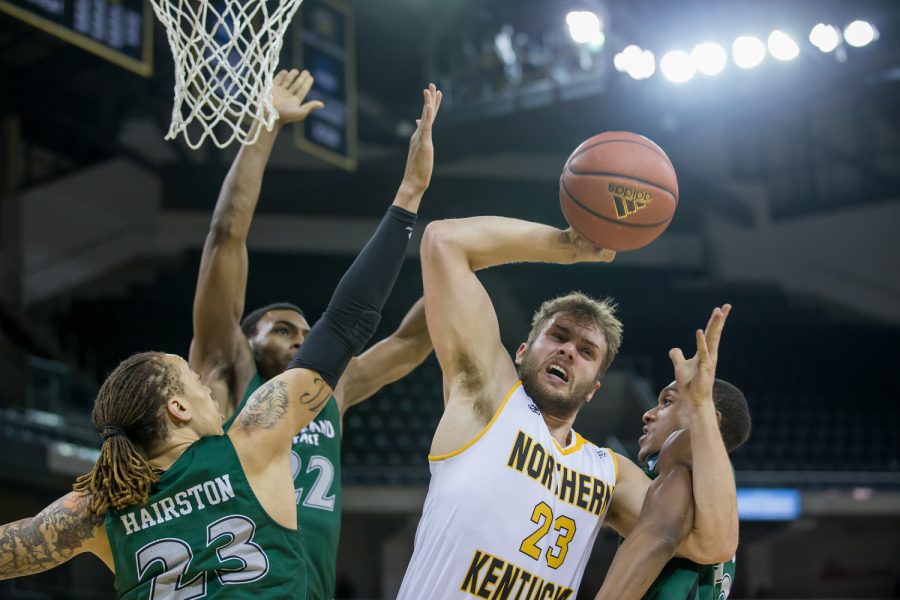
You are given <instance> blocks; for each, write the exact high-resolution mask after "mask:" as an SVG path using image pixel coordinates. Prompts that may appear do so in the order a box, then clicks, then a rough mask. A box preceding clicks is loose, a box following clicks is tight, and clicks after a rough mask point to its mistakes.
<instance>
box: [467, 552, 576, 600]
mask: <svg viewBox="0 0 900 600" xmlns="http://www.w3.org/2000/svg"><path fill="white" fill-rule="evenodd" d="M459 589H460V590H461V591H463V592H465V593H467V594H469V595H471V596H477V597H478V598H489V599H490V600H571V598H572V597H573V594H574V593H575V590H573V589H572V588H567V587H565V586H563V585H559V584H556V583H553V582H551V581H546V580H544V579H541V578H540V577H538V576H537V575H534V574H532V573H529V572H528V571H526V570H525V569H523V568H522V567H519V566H517V565H514V564H513V563H511V562H507V561H505V560H503V559H502V558H498V557H496V556H493V555H492V554H488V553H487V552H483V551H482V550H476V551H475V555H474V556H472V562H470V563H469V568H468V570H467V571H466V576H465V578H463V582H462V585H461V586H459ZM513 592H515V595H513Z"/></svg>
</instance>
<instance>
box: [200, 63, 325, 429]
mask: <svg viewBox="0 0 900 600" xmlns="http://www.w3.org/2000/svg"><path fill="white" fill-rule="evenodd" d="M312 84H313V78H312V76H310V74H309V73H308V72H306V71H303V72H302V73H300V72H298V71H297V70H296V69H295V70H292V71H290V72H288V71H281V72H279V73H278V74H277V75H276V76H275V80H274V82H273V85H272V96H273V102H274V105H275V108H276V109H277V110H278V113H279V118H278V121H277V122H276V124H275V128H274V129H273V130H272V131H262V132H260V135H259V139H258V141H257V142H256V143H255V144H252V145H249V146H241V149H240V151H239V152H238V155H237V157H236V158H235V159H234V162H233V163H232V165H231V169H230V170H229V171H228V175H227V176H226V177H225V181H224V182H223V183H222V189H221V192H220V193H219V199H218V201H217V202H216V208H215V211H214V212H213V217H212V221H211V222H210V227H209V233H208V234H207V237H206V242H205V244H204V246H203V255H202V257H201V259H200V273H199V275H198V277H197V289H196V292H195V294H194V311H193V321H194V338H193V340H192V342H191V349H190V356H189V361H188V362H189V363H190V366H191V368H192V369H193V370H194V371H196V372H197V373H198V374H199V375H200V377H201V379H202V380H203V381H204V383H206V384H207V385H208V386H209V387H210V389H211V390H212V393H213V399H214V400H215V401H216V402H217V404H218V405H219V410H220V411H222V413H223V414H225V415H231V413H232V411H233V410H234V408H235V406H237V402H238V401H239V400H240V398H239V397H238V396H239V395H240V393H241V391H240V390H237V389H234V387H235V382H236V381H237V380H238V379H242V378H243V377H241V374H236V373H235V372H234V370H235V369H236V368H242V367H243V368H245V369H250V368H252V365H253V361H252V356H251V355H250V349H249V347H248V346H247V343H246V340H245V338H244V335H243V333H242V332H241V329H240V320H241V316H242V315H243V313H244V298H245V295H246V289H247V234H248V233H249V231H250V223H251V221H252V220H253V213H254V211H255V210H256V203H257V201H258V200H259V193H260V190H261V188H262V178H263V172H264V171H265V167H266V163H267V162H268V160H269V155H270V154H271V152H272V146H273V144H274V143H275V138H276V137H277V135H278V132H279V131H280V129H281V127H283V126H284V125H285V124H287V123H292V122H294V121H299V120H302V119H304V118H306V116H307V115H308V114H309V113H310V112H312V111H313V110H316V109H318V108H321V107H322V103H321V102H317V101H314V102H306V103H303V100H304V98H305V97H306V94H307V93H308V92H309V90H310V88H311V87H312Z"/></svg>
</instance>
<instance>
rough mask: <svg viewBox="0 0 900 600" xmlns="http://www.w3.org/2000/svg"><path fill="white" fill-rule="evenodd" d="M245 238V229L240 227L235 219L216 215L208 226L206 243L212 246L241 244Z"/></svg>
mask: <svg viewBox="0 0 900 600" xmlns="http://www.w3.org/2000/svg"><path fill="white" fill-rule="evenodd" d="M246 238H247V232H246V228H244V227H240V226H239V225H238V223H237V220H236V219H234V218H232V217H229V216H222V215H216V216H215V217H214V218H213V220H212V222H211V223H210V225H209V233H208V234H207V236H206V243H207V245H212V246H226V245H231V244H235V243H240V244H243V243H244V242H245V241H246Z"/></svg>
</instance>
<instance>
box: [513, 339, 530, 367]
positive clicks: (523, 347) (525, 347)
mask: <svg viewBox="0 0 900 600" xmlns="http://www.w3.org/2000/svg"><path fill="white" fill-rule="evenodd" d="M526 350H528V344H526V343H525V342H522V343H521V344H519V349H518V350H516V360H515V363H516V364H517V365H521V364H522V361H523V360H525V351H526Z"/></svg>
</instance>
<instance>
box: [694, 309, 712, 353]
mask: <svg viewBox="0 0 900 600" xmlns="http://www.w3.org/2000/svg"><path fill="white" fill-rule="evenodd" d="M716 310H718V309H716ZM694 337H696V338H697V358H698V359H699V360H700V364H701V365H708V364H709V348H708V347H707V346H706V334H705V333H704V332H703V330H702V329H698V330H697V331H696V332H695V335H694Z"/></svg>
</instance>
